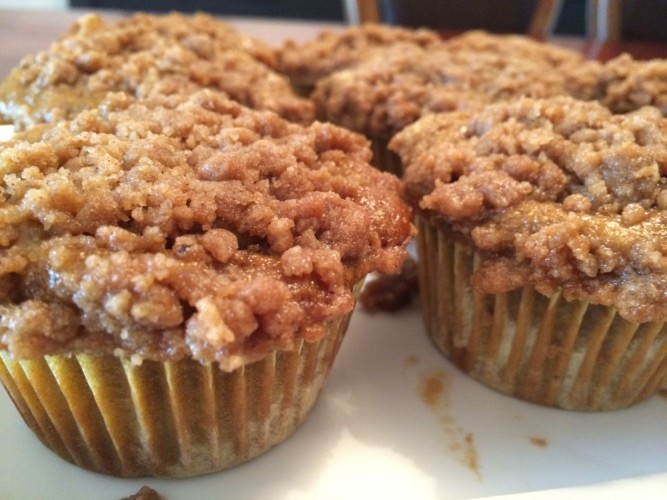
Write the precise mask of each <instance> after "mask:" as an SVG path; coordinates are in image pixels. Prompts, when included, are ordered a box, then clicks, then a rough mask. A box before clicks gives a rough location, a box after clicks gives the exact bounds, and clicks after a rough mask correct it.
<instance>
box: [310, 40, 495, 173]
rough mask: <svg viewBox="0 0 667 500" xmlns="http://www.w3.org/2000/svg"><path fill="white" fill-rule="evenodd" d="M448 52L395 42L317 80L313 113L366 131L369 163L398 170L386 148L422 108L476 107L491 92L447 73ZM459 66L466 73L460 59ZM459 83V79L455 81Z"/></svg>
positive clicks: (395, 159) (439, 109) (422, 113)
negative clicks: (371, 156)
mask: <svg viewBox="0 0 667 500" xmlns="http://www.w3.org/2000/svg"><path fill="white" fill-rule="evenodd" d="M450 62H451V58H450V54H449V53H448V52H446V51H444V50H427V49H424V48H421V47H417V46H415V45H412V44H397V45H395V46H393V47H392V49H391V50H387V51H386V52H385V53H383V54H382V55H379V56H377V57H374V58H370V59H369V60H367V61H365V62H362V63H359V64H357V65H356V66H352V67H351V68H349V69H345V70H341V71H337V72H335V73H333V74H331V75H330V76H328V77H326V78H322V79H321V80H319V81H318V82H317V84H316V86H315V91H314V92H313V94H312V98H313V102H314V103H315V109H316V116H317V117H318V118H319V119H320V120H324V121H328V122H331V123H335V124H337V125H340V126H343V127H345V128H348V129H350V130H354V131H355V132H359V133H361V134H364V135H365V136H366V137H368V138H369V139H370V141H371V147H372V149H373V163H374V164H375V165H376V166H377V167H378V168H380V169H381V170H383V171H386V172H391V173H393V174H396V175H399V176H400V174H401V163H400V161H399V160H398V158H396V156H395V155H394V154H393V153H392V152H391V151H389V150H387V143H388V142H389V140H390V139H391V137H392V136H393V135H394V134H395V133H396V132H398V131H399V130H401V129H402V128H403V127H405V126H407V125H409V124H410V123H413V122H414V121H416V120H418V119H419V118H420V117H421V116H424V115H425V114H427V113H433V112H444V111H453V110H457V109H475V108H477V107H480V106H482V105H484V104H485V103H488V102H489V101H490V98H489V97H488V96H486V95H485V94H483V93H482V92H479V91H476V90H474V89H470V88H469V86H467V85H465V84H463V83H462V82H457V81H456V80H455V78H451V73H450V72H451V71H456V70H453V68H452V65H451V64H450ZM458 70H461V71H463V72H464V73H465V74H466V75H467V74H468V72H467V70H465V65H462V66H460V67H459V68H458ZM459 83H461V84H459Z"/></svg>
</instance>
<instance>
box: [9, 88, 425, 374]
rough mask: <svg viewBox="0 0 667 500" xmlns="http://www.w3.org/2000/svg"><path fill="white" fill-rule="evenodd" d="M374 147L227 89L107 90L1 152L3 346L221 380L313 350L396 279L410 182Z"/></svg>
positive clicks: (20, 354)
mask: <svg viewBox="0 0 667 500" xmlns="http://www.w3.org/2000/svg"><path fill="white" fill-rule="evenodd" d="M370 156H371V153H370V149H369V147H368V143H367V141H366V139H364V138H363V137H361V136H359V135H356V134H354V133H352V132H349V131H346V130H344V129H341V128H337V127H335V126H333V125H328V124H321V123H314V124H312V125H311V126H308V127H304V126H301V125H297V124H294V123H290V122H288V121H286V120H284V119H281V118H280V117H278V116H277V115H275V114H274V113H272V112H260V111H253V110H250V109H248V108H245V107H243V106H241V105H239V104H238V103H236V102H234V101H232V100H230V99H228V98H227V97H226V96H224V95H223V94H222V93H219V92H216V91H212V90H208V89H205V90H201V91H199V92H196V93H192V94H173V95H170V96H154V97H152V98H150V99H144V100H135V99H133V98H132V97H130V96H128V95H127V94H125V93H110V94H108V95H107V98H106V99H105V100H104V102H103V103H102V104H101V105H100V106H99V107H97V108H91V109H89V110H86V111H83V112H81V113H80V114H79V115H77V116H76V117H75V118H73V119H72V120H70V121H61V122H58V123H54V124H41V125H36V126H34V127H32V128H31V129H30V130H28V131H25V132H21V133H17V134H16V135H15V136H14V137H13V138H12V139H11V140H9V141H8V142H5V143H3V144H2V145H1V146H0V169H1V171H2V179H3V189H4V191H3V197H2V203H1V205H0V221H1V224H0V245H1V250H0V252H1V253H0V297H2V299H1V301H0V303H1V306H0V311H1V314H0V339H1V340H2V345H3V346H4V347H5V348H6V349H7V350H8V351H10V352H11V353H12V354H13V355H14V356H15V357H17V358H30V357H34V356H40V355H43V354H55V353H70V352H89V353H115V354H116V355H123V356H130V357H132V356H133V357H135V359H137V360H139V359H144V358H145V359H155V360H163V359H181V358H192V359H196V360H200V361H205V362H213V361H217V362H219V363H220V365H221V367H222V368H223V369H225V370H231V369H234V368H235V367H237V366H239V365H241V364H242V363H246V362H250V361H253V360H256V359H259V358H261V357H262V356H263V355H265V353H266V352H267V351H269V350H273V349H289V348H291V347H292V345H293V342H294V340H295V339H296V338H303V339H305V340H306V341H311V340H316V339H318V338H319V337H321V336H322V335H323V334H325V333H326V330H325V327H324V326H323V323H326V322H329V321H334V320H337V319H340V318H341V317H343V315H345V314H346V313H348V312H350V311H351V310H352V307H353V304H354V299H353V295H352V290H351V289H352V287H353V285H354V284H355V283H357V282H358V281H359V280H360V279H362V278H363V276H364V275H365V274H366V273H369V272H372V271H375V270H377V271H381V272H387V273H392V272H398V271H399V270H400V267H401V263H402V261H403V259H404V258H405V256H406V251H405V248H404V247H405V245H406V244H407V241H408V240H409V239H410V237H411V236H412V232H413V227H412V224H411V211H410V209H409V208H408V206H407V205H406V204H405V203H404V202H403V201H402V199H401V195H400V192H399V188H400V183H399V181H398V180H397V179H396V178H394V177H393V176H391V175H389V174H383V173H381V172H379V171H378V170H376V169H375V168H373V167H372V166H370V165H369V163H368V161H369V158H370Z"/></svg>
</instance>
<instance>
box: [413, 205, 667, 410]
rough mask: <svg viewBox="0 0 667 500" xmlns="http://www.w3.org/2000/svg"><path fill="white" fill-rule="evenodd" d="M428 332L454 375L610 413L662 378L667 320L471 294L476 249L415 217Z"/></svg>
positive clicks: (532, 295)
mask: <svg viewBox="0 0 667 500" xmlns="http://www.w3.org/2000/svg"><path fill="white" fill-rule="evenodd" d="M417 226H418V230H419V233H418V237H417V249H418V250H417V251H418V254H419V264H418V266H419V267H418V271H419V283H420V293H421V299H422V311H423V316H424V322H425V326H426V330H427V332H428V335H429V336H430V338H431V339H432V341H433V342H434V343H435V344H436V345H437V347H438V348H439V349H440V350H441V351H442V352H443V353H444V354H445V356H446V357H447V358H448V359H450V360H451V361H452V362H453V363H454V364H455V365H456V366H457V367H458V368H459V369H461V370H462V371H463V372H465V373H467V374H469V375H470V376H471V377H473V378H475V379H477V380H478V381H480V382H482V383H484V384H486V385H488V386H490V387H492V388H494V389H496V390H498V391H500V392H503V393H505V394H508V395H511V396H513V397H516V398H519V399H523V400H526V401H530V402H533V403H537V404H541V405H545V406H552V407H559V408H563V409H569V410H586V411H593V410H611V409H617V408H623V407H627V406H630V405H632V404H634V403H637V402H639V401H642V400H643V399H645V398H647V397H649V396H651V395H652V394H654V393H655V392H657V391H658V390H660V387H661V385H664V384H665V383H666V382H667V326H666V325H665V322H651V323H631V322H629V321H626V320H624V319H623V318H621V317H620V316H619V315H618V314H617V312H616V310H615V309H614V308H612V307H605V306H600V305H593V304H589V303H588V302H585V301H566V300H565V299H564V298H563V297H562V295H561V294H560V293H556V294H554V295H553V296H551V297H546V296H544V295H542V294H540V293H538V292H536V291H535V290H534V289H533V288H530V287H525V288H522V289H519V290H514V291H511V292H508V293H502V294H486V293H481V292H479V291H477V290H474V289H473V288H472V286H471V285H470V278H471V275H472V273H473V271H474V270H475V269H477V268H478V267H479V265H480V263H481V258H480V255H479V254H478V253H477V252H476V251H475V249H474V248H473V246H472V245H471V244H470V243H468V242H466V241H464V240H462V239H461V238H460V237H457V236H456V235H455V234H454V233H452V232H450V231H449V230H448V229H446V228H442V227H438V228H436V227H434V226H433V225H431V224H430V223H429V222H428V221H427V220H426V219H425V218H424V217H421V216H420V217H417Z"/></svg>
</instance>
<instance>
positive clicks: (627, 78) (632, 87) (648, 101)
mask: <svg viewBox="0 0 667 500" xmlns="http://www.w3.org/2000/svg"><path fill="white" fill-rule="evenodd" d="M601 80H602V86H603V87H604V89H605V92H604V97H603V99H602V102H603V104H605V105H606V106H607V107H609V109H611V110H612V111H614V112H616V113H626V112H628V111H633V110H635V109H638V108H641V107H642V106H655V107H657V108H658V109H659V110H660V111H661V112H662V114H663V115H666V116H667V59H652V60H648V61H637V60H635V59H633V58H632V57H631V56H630V55H628V54H623V55H621V56H618V57H616V58H614V59H611V60H609V61H607V62H606V63H605V65H604V70H603V72H602V76H601Z"/></svg>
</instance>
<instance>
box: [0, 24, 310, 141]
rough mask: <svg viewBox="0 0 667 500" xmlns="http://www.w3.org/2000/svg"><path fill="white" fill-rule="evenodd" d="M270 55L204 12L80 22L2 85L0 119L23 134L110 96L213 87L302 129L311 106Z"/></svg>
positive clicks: (264, 47) (25, 61)
mask: <svg viewBox="0 0 667 500" xmlns="http://www.w3.org/2000/svg"><path fill="white" fill-rule="evenodd" d="M276 63H277V60H276V55H275V52H274V50H273V49H271V48H269V47H268V46H267V45H265V44H263V43H262V42H259V41H256V40H253V39H251V38H250V37H247V36H245V35H243V34H241V33H240V32H238V31H236V30H235V29H234V28H233V27H231V26H230V25H227V24H226V23H224V22H222V21H219V20H216V19H214V18H212V17H211V16H208V15H205V14H195V15H184V14H178V13H172V14H167V15H162V16H156V15H148V14H141V13H140V14H135V15H133V16H130V17H128V18H126V19H122V20H120V21H118V22H114V23H106V22H105V21H103V20H102V19H101V18H100V17H99V16H97V15H87V16H83V17H81V18H80V19H79V20H78V21H77V22H76V23H75V24H74V26H73V27H72V28H71V30H70V31H69V33H67V34H66V35H65V36H63V37H62V38H61V39H60V40H58V41H56V42H54V43H53V44H52V45H51V46H50V47H49V49H47V50H45V51H42V52H40V53H38V54H36V55H34V56H33V55H30V56H26V57H25V58H24V59H23V60H22V61H21V63H20V65H19V66H18V67H17V68H15V69H14V70H13V71H12V72H11V73H10V75H9V77H8V78H7V79H6V80H5V81H4V82H3V83H2V84H1V85H0V119H1V118H4V119H5V120H9V121H11V122H13V123H14V124H15V125H16V126H17V128H19V129H24V128H26V127H28V126H30V125H32V124H34V123H39V122H53V121H58V120H62V119H69V118H72V117H73V116H75V115H76V114H77V113H78V112H79V111H82V110H84V109H87V108H89V107H94V106H97V105H98V104H99V103H100V102H101V101H102V100H103V99H104V97H105V96H106V94H107V92H110V91H122V92H127V93H129V94H131V95H133V96H135V97H137V98H145V97H150V96H151V95H163V94H173V93H182V92H194V91H196V90H199V89H201V88H211V89H215V90H221V91H224V92H226V93H227V94H228V95H229V96H230V97H231V98H232V99H234V100H236V101H238V102H241V103H242V104H245V105H247V106H249V107H252V108H255V109H262V110H271V111H275V112H277V113H278V114H280V115H281V116H283V117H285V118H287V119H289V120H292V121H296V122H300V123H309V122H311V121H312V120H313V117H314V109H313V105H312V103H310V102H309V101H307V100H306V99H302V98H300V97H298V96H297V95H296V94H295V93H294V91H293V90H292V88H291V86H290V84H289V81H288V80H287V78H285V77H284V76H283V75H280V74H279V73H278V72H277V71H275V70H274V69H273V66H275V64H276Z"/></svg>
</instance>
